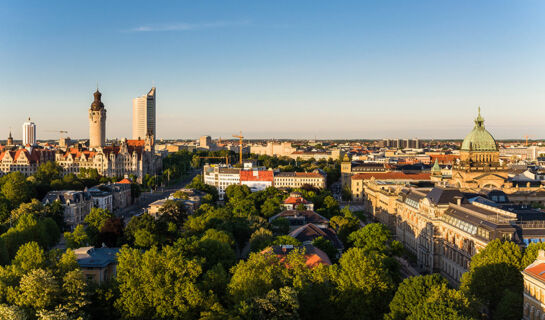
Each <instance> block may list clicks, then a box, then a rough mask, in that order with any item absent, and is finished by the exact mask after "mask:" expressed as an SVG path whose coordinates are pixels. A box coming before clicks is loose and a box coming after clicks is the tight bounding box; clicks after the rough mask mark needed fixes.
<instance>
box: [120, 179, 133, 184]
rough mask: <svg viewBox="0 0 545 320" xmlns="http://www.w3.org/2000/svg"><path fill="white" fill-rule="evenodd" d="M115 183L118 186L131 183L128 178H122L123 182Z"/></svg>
mask: <svg viewBox="0 0 545 320" xmlns="http://www.w3.org/2000/svg"><path fill="white" fill-rule="evenodd" d="M117 183H120V184H131V183H132V181H131V180H130V179H128V178H124V179H123V180H121V181H119V182H117Z"/></svg>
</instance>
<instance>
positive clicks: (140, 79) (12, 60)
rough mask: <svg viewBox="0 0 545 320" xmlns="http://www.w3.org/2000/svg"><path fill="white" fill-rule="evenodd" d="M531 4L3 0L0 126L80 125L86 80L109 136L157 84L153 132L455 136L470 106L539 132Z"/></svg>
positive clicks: (539, 47) (495, 126) (80, 131)
mask: <svg viewBox="0 0 545 320" xmlns="http://www.w3.org/2000/svg"><path fill="white" fill-rule="evenodd" d="M282 4H284V6H282ZM96 7H99V8H101V9H103V10H98V11H97V10H96ZM209 8H212V9H213V10H208V9H209ZM543 9H545V4H544V3H542V2H539V1H528V2H523V3H520V2H515V1H483V2H480V3H478V4H474V3H472V2H469V1H465V2H464V1H463V2H458V3H456V4H448V3H434V2H428V1H421V2H418V3H410V4H408V3H402V2H398V3H396V5H393V6H392V5H391V4H381V3H361V2H357V3H356V2H346V3H345V4H344V5H343V6H337V5H333V4H328V3H325V2H312V3H311V2H301V3H297V4H294V3H291V2H285V3H280V4H275V5H272V4H264V3H261V4H256V3H247V5H246V6H240V5H237V6H230V5H229V4H225V3H221V2H207V3H202V4H194V3H182V4H172V3H166V2H164V3H162V2H159V3H154V4H149V3H144V2H143V3H136V4H134V5H132V6H131V7H128V6H126V5H123V4H121V3H117V4H111V3H108V2H99V3H98V5H95V4H86V3H78V4H71V5H60V4H58V3H47V4H46V3H41V2H34V3H32V2H26V3H25V4H21V3H10V4H9V5H8V4H2V5H0V18H1V19H0V26H1V28H0V45H1V46H2V47H3V48H4V49H3V50H0V58H1V59H2V61H6V62H9V63H6V64H5V66H4V70H3V77H1V79H0V94H2V96H3V102H2V105H3V110H2V111H3V112H4V114H3V117H2V118H1V119H0V126H1V127H3V128H5V129H4V131H3V132H2V133H0V136H1V137H0V138H2V139H4V137H7V135H8V133H9V128H10V127H11V128H17V127H20V125H21V124H22V123H23V122H24V120H25V119H26V118H28V117H29V116H30V117H31V118H32V119H33V121H35V123H36V124H37V126H38V139H57V138H58V134H56V133H54V132H49V131H60V130H66V131H68V135H69V136H70V137H72V138H81V139H83V138H87V136H88V133H87V125H86V124H87V121H88V119H87V112H86V110H87V108H88V106H89V104H90V103H91V102H92V92H93V91H94V85H95V83H96V81H97V80H98V82H99V86H100V90H101V92H102V93H103V94H104V97H103V100H104V103H105V104H106V105H107V108H108V120H107V126H108V128H111V129H110V130H109V131H108V133H107V138H109V139H113V138H123V137H131V132H132V128H131V127H132V121H131V107H132V99H134V98H136V97H139V96H141V95H142V92H147V91H148V90H149V88H150V87H151V86H153V84H154V83H155V86H157V87H158V88H159V90H161V97H160V99H159V101H158V103H157V126H158V128H159V130H158V133H159V135H158V137H157V138H159V139H161V138H185V139H190V138H191V139H195V138H198V137H199V136H201V135H211V136H213V137H220V136H221V137H224V138H227V137H230V136H231V134H233V133H236V132H239V131H240V130H242V131H243V133H244V135H245V136H246V137H248V138H279V139H280V138H309V139H312V138H314V137H316V138H318V139H327V138H339V139H341V138H347V139H355V138H359V139H372V138H398V137H399V138H414V137H417V138H420V139H429V138H436V139H441V138H446V139H461V138H463V136H464V135H465V133H466V132H467V130H468V128H469V129H470V128H471V125H472V120H473V118H474V115H475V112H476V109H477V107H478V106H481V107H482V109H483V116H484V117H485V119H486V120H487V122H486V123H485V125H486V126H487V128H488V129H489V130H490V131H491V132H492V133H493V134H494V136H495V137H497V138H498V139H522V137H523V136H525V135H529V136H530V137H531V138H533V139H539V138H545V134H544V132H543V130H542V129H541V119H543V118H545V108H543V105H544V104H545V94H544V93H543V90H542V89H541V88H542V86H543V83H545V72H544V71H545V64H544V62H543V61H542V59H541V57H542V56H543V54H544V53H545V45H544V44H543V41H540V40H539V39H542V35H541V32H540V30H543V27H544V26H545V22H544V21H543V19H542V17H541V14H540V12H543ZM58 15H63V16H64V17H65V18H64V19H58ZM89 21H93V23H89ZM38 26H40V28H38ZM53 52H54V54H53ZM294 123H295V124H297V125H294ZM20 134H21V133H20V132H18V131H14V132H13V136H14V138H15V139H17V140H20V139H21V136H20Z"/></svg>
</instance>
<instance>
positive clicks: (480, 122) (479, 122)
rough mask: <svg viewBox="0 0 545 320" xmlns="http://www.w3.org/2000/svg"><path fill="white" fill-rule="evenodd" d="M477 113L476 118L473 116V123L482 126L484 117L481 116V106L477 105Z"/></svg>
mask: <svg viewBox="0 0 545 320" xmlns="http://www.w3.org/2000/svg"><path fill="white" fill-rule="evenodd" d="M478 110H479V114H478V115H477V118H475V125H476V126H479V127H482V126H483V124H484V118H483V117H482V116H481V107H480V106H479V109H478Z"/></svg>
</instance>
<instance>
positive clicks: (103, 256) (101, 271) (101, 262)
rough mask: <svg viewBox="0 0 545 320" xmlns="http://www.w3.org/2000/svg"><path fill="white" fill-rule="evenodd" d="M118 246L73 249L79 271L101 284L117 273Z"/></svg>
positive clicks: (88, 278)
mask: <svg viewBox="0 0 545 320" xmlns="http://www.w3.org/2000/svg"><path fill="white" fill-rule="evenodd" d="M118 253H119V248H94V247H82V248H78V249H75V250H74V254H75V255H76V259H77V262H78V265H79V268H80V269H81V272H82V273H83V275H84V276H85V278H86V279H87V280H90V281H94V282H96V283H97V284H101V283H103V282H105V281H108V280H111V279H112V278H113V277H115V276H116V274H117V254H118Z"/></svg>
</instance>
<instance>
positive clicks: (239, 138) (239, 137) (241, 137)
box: [233, 131, 244, 165]
mask: <svg viewBox="0 0 545 320" xmlns="http://www.w3.org/2000/svg"><path fill="white" fill-rule="evenodd" d="M233 138H238V140H239V142H240V146H239V151H240V155H239V156H240V165H242V139H244V137H243V136H242V131H240V134H239V135H238V136H237V135H233Z"/></svg>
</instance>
